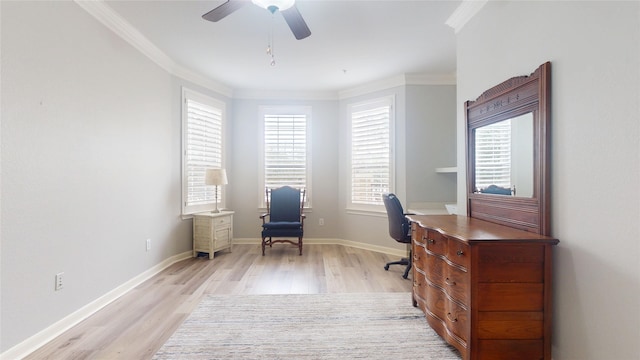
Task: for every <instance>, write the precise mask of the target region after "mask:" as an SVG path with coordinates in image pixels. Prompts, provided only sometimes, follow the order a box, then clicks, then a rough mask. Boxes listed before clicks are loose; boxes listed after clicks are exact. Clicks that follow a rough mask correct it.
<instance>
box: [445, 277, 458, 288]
mask: <svg viewBox="0 0 640 360" xmlns="http://www.w3.org/2000/svg"><path fill="white" fill-rule="evenodd" d="M444 283H445V284H447V285H450V286H455V285H456V282H455V281H451V280H449V278H446V279H444Z"/></svg>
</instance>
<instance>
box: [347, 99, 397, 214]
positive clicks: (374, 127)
mask: <svg viewBox="0 0 640 360" xmlns="http://www.w3.org/2000/svg"><path fill="white" fill-rule="evenodd" d="M390 138H391V101H390V99H384V100H379V101H376V102H372V103H369V104H363V105H359V106H354V107H353V108H352V111H351V203H352V204H360V205H382V204H383V202H382V194H383V193H385V192H389V191H390V189H391V141H390Z"/></svg>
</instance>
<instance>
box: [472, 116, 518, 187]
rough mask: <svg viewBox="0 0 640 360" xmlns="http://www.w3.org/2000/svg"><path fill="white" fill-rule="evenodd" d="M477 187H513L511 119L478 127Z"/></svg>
mask: <svg viewBox="0 0 640 360" xmlns="http://www.w3.org/2000/svg"><path fill="white" fill-rule="evenodd" d="M475 139H476V187H477V188H478V189H484V188H486V187H487V186H489V185H497V186H500V187H505V188H511V121H510V120H505V121H500V122H497V123H495V124H491V125H488V126H483V127H480V128H477V129H476V137H475Z"/></svg>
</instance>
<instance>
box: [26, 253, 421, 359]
mask: <svg viewBox="0 0 640 360" xmlns="http://www.w3.org/2000/svg"><path fill="white" fill-rule="evenodd" d="M395 260H398V259H396V258H395V257H390V256H387V255H385V254H380V253H376V252H371V251H367V250H361V249H356V248H351V247H345V246H341V245H305V247H304V254H303V255H302V256H299V255H298V250H297V247H294V246H290V245H287V244H276V245H274V246H273V248H271V249H269V248H267V254H266V256H264V257H263V256H262V253H261V249H260V246H259V245H235V246H234V247H233V252H228V251H222V252H219V253H216V256H215V258H214V259H213V260H208V257H206V258H197V259H188V260H184V261H181V262H178V263H176V264H173V265H172V266H170V267H169V268H167V269H165V270H163V271H162V272H161V273H160V274H158V275H156V276H154V277H153V278H151V279H149V280H148V281H146V282H144V283H143V284H141V285H140V286H138V287H136V288H135V289H133V290H131V291H130V292H128V293H127V294H126V295H124V296H122V297H121V298H119V299H118V300H116V301H114V302H113V303H111V304H109V305H108V306H106V307H105V308H104V309H102V310H100V311H99V312H97V313H96V314H94V315H93V316H91V317H90V318H88V319H86V320H85V321H83V322H81V323H80V324H78V325H77V326H75V327H73V328H72V329H70V330H68V331H67V332H65V333H64V334H62V335H61V336H59V337H58V338H56V339H54V340H53V341H51V342H50V343H48V344H46V345H45V346H43V347H42V348H40V349H39V350H37V351H36V352H34V353H32V354H31V355H30V356H29V357H27V358H25V359H29V360H31V359H56V360H57V359H136V360H137V359H150V358H151V357H152V356H153V354H155V352H156V351H157V350H158V349H159V348H160V347H161V346H162V345H163V344H164V342H165V341H166V340H167V339H168V338H169V337H170V336H171V334H173V332H174V331H175V330H176V329H177V328H178V326H179V325H180V324H181V323H182V321H183V320H184V319H185V318H186V317H187V316H188V315H189V314H190V313H191V311H193V309H194V308H195V306H196V305H197V304H198V303H199V302H200V299H201V298H202V297H203V295H205V294H229V295H238V296H242V295H243V294H273V293H278V294H288V293H348V292H371V293H374V292H409V291H411V285H412V281H411V280H410V279H409V280H405V279H403V278H402V276H401V275H402V272H403V271H404V266H398V265H395V266H391V268H390V269H389V271H385V270H384V269H383V266H384V264H385V263H387V262H389V261H395Z"/></svg>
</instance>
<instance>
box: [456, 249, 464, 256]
mask: <svg viewBox="0 0 640 360" xmlns="http://www.w3.org/2000/svg"><path fill="white" fill-rule="evenodd" d="M456 255H458V256H462V255H464V251H462V250H458V251H456Z"/></svg>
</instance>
